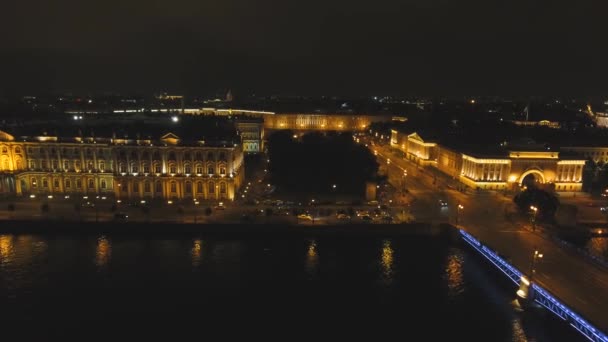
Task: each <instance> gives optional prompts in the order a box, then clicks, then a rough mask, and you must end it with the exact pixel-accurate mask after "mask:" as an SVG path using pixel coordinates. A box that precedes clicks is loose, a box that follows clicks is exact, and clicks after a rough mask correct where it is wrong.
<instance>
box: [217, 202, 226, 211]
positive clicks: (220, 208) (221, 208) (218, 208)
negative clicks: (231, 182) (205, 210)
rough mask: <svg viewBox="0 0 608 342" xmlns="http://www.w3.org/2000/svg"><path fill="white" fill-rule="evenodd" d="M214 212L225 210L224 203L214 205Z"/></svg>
mask: <svg viewBox="0 0 608 342" xmlns="http://www.w3.org/2000/svg"><path fill="white" fill-rule="evenodd" d="M214 208H215V209H216V210H224V209H226V207H224V203H222V202H220V203H219V204H218V205H216V206H215V207H214Z"/></svg>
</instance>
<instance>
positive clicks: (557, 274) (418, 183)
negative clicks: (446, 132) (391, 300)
mask: <svg viewBox="0 0 608 342" xmlns="http://www.w3.org/2000/svg"><path fill="white" fill-rule="evenodd" d="M369 147H370V148H371V149H372V150H373V151H377V158H378V161H379V162H380V163H381V164H382V163H384V164H385V166H386V164H388V170H389V171H388V172H389V180H391V181H392V182H395V185H396V186H398V185H399V184H400V183H398V179H400V177H402V175H403V171H404V170H407V176H406V186H407V188H408V190H409V192H410V193H411V194H412V195H413V196H414V197H415V200H414V203H413V204H412V211H413V213H414V215H415V216H416V219H417V220H418V221H431V222H447V221H450V222H451V223H453V224H456V219H457V218H458V226H459V227H460V228H463V229H465V230H466V231H467V232H469V233H471V234H473V235H474V236H476V237H477V238H478V239H479V240H480V241H482V242H483V243H484V244H486V245H488V246H489V247H491V248H493V249H494V250H496V251H497V252H498V253H499V254H501V255H503V256H504V257H505V258H506V259H507V260H509V261H510V262H511V263H512V264H513V265H514V266H516V267H517V268H519V269H520V270H521V271H522V272H524V273H528V272H529V268H530V264H531V261H532V256H533V253H534V251H535V250H538V251H540V252H541V253H543V254H544V258H543V259H542V261H541V262H540V263H538V264H537V265H536V275H535V281H536V282H537V283H538V284H540V285H541V286H543V287H544V288H545V289H547V290H549V291H550V292H552V293H553V294H554V295H556V296H557V297H558V298H560V299H561V300H563V301H564V302H565V303H566V304H567V305H569V306H570V307H571V308H572V309H573V310H575V311H576V312H577V313H579V314H580V315H582V316H583V317H585V318H586V319H587V320H589V321H590V322H592V323H593V324H595V325H596V327H598V328H600V329H602V330H603V331H608V315H607V314H606V312H607V311H606V310H607V309H606V308H608V272H607V271H606V270H605V269H602V268H600V267H599V266H596V265H593V264H591V263H589V262H588V261H586V260H585V259H584V258H583V257H582V256H580V255H578V254H576V253H573V252H570V251H566V250H564V249H562V248H561V247H560V246H559V245H557V244H556V243H555V242H554V241H553V240H551V239H550V238H548V237H545V236H543V235H542V234H541V233H540V231H535V232H533V231H532V229H531V227H530V223H529V222H527V221H526V220H522V219H520V218H517V216H516V215H514V212H515V208H514V205H513V204H512V200H511V198H507V197H505V196H504V195H502V194H500V193H497V192H481V193H475V192H472V191H469V192H461V191H457V190H453V189H450V188H447V187H444V184H445V183H449V182H450V181H449V180H448V179H447V178H448V177H447V176H446V177H444V179H440V178H439V177H433V175H431V173H430V171H424V172H423V171H422V170H418V169H417V165H415V164H414V163H412V162H410V161H408V160H406V159H403V158H399V159H397V158H395V157H394V156H393V154H392V152H391V151H390V147H389V146H378V145H375V146H371V145H370V146H369ZM387 159H390V162H389V163H387ZM391 173H393V174H395V175H396V176H394V177H393V176H392V175H391ZM433 183H435V184H433ZM401 184H402V183H401ZM442 199H443V200H446V201H447V202H448V207H447V208H445V207H443V208H442V207H441V206H440V205H439V200H442ZM458 205H461V206H462V209H458ZM596 209H597V208H596ZM598 211H599V209H598ZM513 295H514V296H515V293H514V294H513Z"/></svg>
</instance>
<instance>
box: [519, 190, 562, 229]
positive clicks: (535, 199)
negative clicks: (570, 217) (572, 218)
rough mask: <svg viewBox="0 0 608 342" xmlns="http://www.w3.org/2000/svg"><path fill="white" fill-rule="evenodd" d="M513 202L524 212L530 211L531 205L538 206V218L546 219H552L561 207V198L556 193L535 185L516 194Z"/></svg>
mask: <svg viewBox="0 0 608 342" xmlns="http://www.w3.org/2000/svg"><path fill="white" fill-rule="evenodd" d="M513 202H515V204H516V205H517V207H518V208H519V210H520V211H521V212H523V213H529V212H530V206H535V207H537V208H538V213H537V219H539V220H545V221H550V220H552V219H553V218H554V217H555V212H556V211H557V208H558V207H559V200H558V199H557V197H555V195H554V194H552V193H550V192H547V191H544V190H541V189H538V188H535V187H529V188H527V189H526V190H524V191H522V192H520V193H519V194H517V195H515V198H513Z"/></svg>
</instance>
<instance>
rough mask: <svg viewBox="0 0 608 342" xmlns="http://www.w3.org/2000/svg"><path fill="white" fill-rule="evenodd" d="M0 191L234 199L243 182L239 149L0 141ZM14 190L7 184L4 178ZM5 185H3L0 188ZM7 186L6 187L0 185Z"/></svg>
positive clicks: (23, 193) (169, 145) (241, 156)
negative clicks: (11, 180) (12, 179)
mask: <svg viewBox="0 0 608 342" xmlns="http://www.w3.org/2000/svg"><path fill="white" fill-rule="evenodd" d="M0 165H1V167H2V168H1V169H0V175H4V176H2V177H0V178H2V179H3V180H2V184H3V185H2V186H0V191H7V190H6V189H9V190H8V191H11V192H13V193H15V194H17V195H30V194H48V195H53V194H115V195H116V196H117V197H118V198H176V199H182V198H199V199H228V200H232V199H234V196H235V194H236V192H237V191H238V189H239V187H240V186H241V184H242V182H243V176H244V159H243V150H242V146H241V145H237V146H233V147H205V146H180V145H171V144H164V145H155V146H151V145H150V144H146V145H114V144H96V143H94V144H88V143H87V144H84V143H63V142H57V141H53V140H51V141H45V142H14V141H9V142H7V141H4V142H0ZM9 174H10V176H11V177H14V186H12V187H11V186H9V185H10V181H9V179H10V178H9V177H7V175H9ZM5 183H6V184H5ZM4 185H7V186H4Z"/></svg>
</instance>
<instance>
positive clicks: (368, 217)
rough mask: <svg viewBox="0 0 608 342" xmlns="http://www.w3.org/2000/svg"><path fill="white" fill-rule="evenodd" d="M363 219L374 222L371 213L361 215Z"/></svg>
mask: <svg viewBox="0 0 608 342" xmlns="http://www.w3.org/2000/svg"><path fill="white" fill-rule="evenodd" d="M361 219H362V220H363V221H367V222H372V221H373V219H372V217H371V216H369V215H363V216H361Z"/></svg>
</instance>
